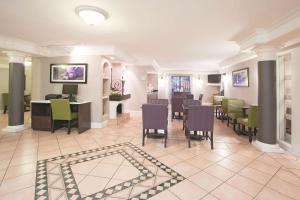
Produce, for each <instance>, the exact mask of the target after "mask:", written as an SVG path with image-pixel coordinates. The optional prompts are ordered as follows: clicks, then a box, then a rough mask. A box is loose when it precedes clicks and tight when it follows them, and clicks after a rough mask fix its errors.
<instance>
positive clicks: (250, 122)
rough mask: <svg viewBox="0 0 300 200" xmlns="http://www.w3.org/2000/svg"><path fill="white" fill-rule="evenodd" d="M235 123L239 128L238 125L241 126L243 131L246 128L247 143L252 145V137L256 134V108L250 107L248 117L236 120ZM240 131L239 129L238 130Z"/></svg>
mask: <svg viewBox="0 0 300 200" xmlns="http://www.w3.org/2000/svg"><path fill="white" fill-rule="evenodd" d="M237 123H238V125H239V127H240V125H242V126H243V130H245V128H246V127H248V136H249V142H250V143H252V136H253V135H256V132H257V127H258V126H257V125H258V124H257V106H255V105H250V108H249V112H248V117H247V118H242V117H240V118H238V119H237ZM239 129H240V128H239Z"/></svg>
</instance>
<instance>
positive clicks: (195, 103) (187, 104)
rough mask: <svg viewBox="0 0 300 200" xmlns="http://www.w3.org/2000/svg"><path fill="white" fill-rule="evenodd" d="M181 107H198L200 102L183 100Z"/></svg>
mask: <svg viewBox="0 0 300 200" xmlns="http://www.w3.org/2000/svg"><path fill="white" fill-rule="evenodd" d="M182 105H183V106H184V107H186V106H200V105H201V101H199V100H194V99H184V100H183V103H182Z"/></svg>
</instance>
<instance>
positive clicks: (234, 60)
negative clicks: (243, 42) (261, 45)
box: [220, 51, 257, 70]
mask: <svg viewBox="0 0 300 200" xmlns="http://www.w3.org/2000/svg"><path fill="white" fill-rule="evenodd" d="M255 58H257V55H256V53H255V52H254V51H250V52H248V53H243V52H241V53H239V54H238V55H236V56H233V57H231V58H228V59H226V60H224V61H223V62H221V63H220V67H221V70H225V69H227V68H229V67H231V66H234V65H236V64H239V63H242V62H246V61H248V60H252V59H255Z"/></svg>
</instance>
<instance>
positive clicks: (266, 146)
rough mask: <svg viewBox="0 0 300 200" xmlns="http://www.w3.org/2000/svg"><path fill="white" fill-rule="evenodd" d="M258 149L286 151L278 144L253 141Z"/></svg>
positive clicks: (277, 151) (273, 151)
mask: <svg viewBox="0 0 300 200" xmlns="http://www.w3.org/2000/svg"><path fill="white" fill-rule="evenodd" d="M252 144H253V145H254V146H255V147H256V148H257V149H259V150H261V151H263V152H268V153H284V150H283V149H282V148H280V146H279V145H278V144H266V143H263V142H260V141H258V140H256V141H255V142H253V143H252Z"/></svg>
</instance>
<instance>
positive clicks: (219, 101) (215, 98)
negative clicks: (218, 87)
mask: <svg viewBox="0 0 300 200" xmlns="http://www.w3.org/2000/svg"><path fill="white" fill-rule="evenodd" d="M223 99H224V96H213V106H214V108H215V113H216V118H219V117H221V116H219V115H221V105H222V100H223Z"/></svg>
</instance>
